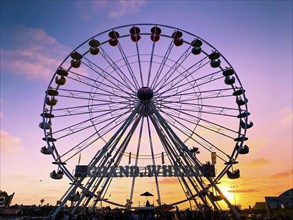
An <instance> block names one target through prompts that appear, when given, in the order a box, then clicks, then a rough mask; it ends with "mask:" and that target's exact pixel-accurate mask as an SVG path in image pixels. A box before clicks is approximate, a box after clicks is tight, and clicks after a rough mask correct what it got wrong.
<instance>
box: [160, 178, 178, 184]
mask: <svg viewBox="0 0 293 220" xmlns="http://www.w3.org/2000/svg"><path fill="white" fill-rule="evenodd" d="M159 182H160V184H179V182H178V179H177V178H165V179H162V180H160V181H159Z"/></svg>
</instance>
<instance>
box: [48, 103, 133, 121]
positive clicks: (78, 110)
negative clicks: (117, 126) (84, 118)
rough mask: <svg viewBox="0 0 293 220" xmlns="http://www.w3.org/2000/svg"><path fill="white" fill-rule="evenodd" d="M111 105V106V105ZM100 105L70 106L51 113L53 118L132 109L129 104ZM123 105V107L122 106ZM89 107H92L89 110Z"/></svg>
mask: <svg viewBox="0 0 293 220" xmlns="http://www.w3.org/2000/svg"><path fill="white" fill-rule="evenodd" d="M111 104H112V105H111ZM114 104H115V103H101V104H93V105H86V106H81V107H75V106H71V107H68V108H59V109H54V110H53V111H52V113H54V117H55V118H58V117H70V116H80V115H84V114H91V115H92V114H93V113H95V114H96V113H104V112H106V113H110V114H111V113H112V115H113V113H115V112H116V111H118V110H121V109H123V108H124V109H123V111H122V112H124V111H126V109H132V108H133V107H132V106H131V105H130V104H129V103H116V105H114ZM122 104H124V105H122ZM91 107H93V108H92V109H91ZM102 107H104V108H102Z"/></svg>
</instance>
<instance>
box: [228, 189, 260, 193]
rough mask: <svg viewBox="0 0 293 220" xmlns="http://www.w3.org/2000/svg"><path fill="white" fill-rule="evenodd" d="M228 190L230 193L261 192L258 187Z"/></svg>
mask: <svg viewBox="0 0 293 220" xmlns="http://www.w3.org/2000/svg"><path fill="white" fill-rule="evenodd" d="M227 192H230V193H254V192H259V190H256V189H235V190H232V189H229V190H227Z"/></svg>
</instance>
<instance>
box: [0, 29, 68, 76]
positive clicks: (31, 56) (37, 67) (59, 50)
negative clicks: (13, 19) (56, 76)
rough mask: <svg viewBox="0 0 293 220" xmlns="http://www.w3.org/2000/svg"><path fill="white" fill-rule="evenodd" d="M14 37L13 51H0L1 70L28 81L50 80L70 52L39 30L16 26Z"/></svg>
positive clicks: (2, 49)
mask: <svg viewBox="0 0 293 220" xmlns="http://www.w3.org/2000/svg"><path fill="white" fill-rule="evenodd" d="M15 35H16V36H18V38H17V42H14V46H15V48H14V49H4V48H1V49H0V55H1V68H3V70H5V71H9V72H12V73H14V74H18V75H21V76H24V77H25V78H28V79H48V78H50V76H52V74H53V73H54V72H55V70H56V69H57V67H58V65H59V64H60V63H61V62H62V60H63V59H64V57H65V56H66V55H67V53H68V52H69V51H70V50H69V48H68V47H66V46H64V45H62V44H60V43H59V42H57V40H56V39H55V38H53V37H51V36H49V35H48V34H47V33H46V32H45V31H44V30H43V29H40V28H28V27H24V26H18V27H17V28H16V30H15ZM66 52H67V53H66Z"/></svg>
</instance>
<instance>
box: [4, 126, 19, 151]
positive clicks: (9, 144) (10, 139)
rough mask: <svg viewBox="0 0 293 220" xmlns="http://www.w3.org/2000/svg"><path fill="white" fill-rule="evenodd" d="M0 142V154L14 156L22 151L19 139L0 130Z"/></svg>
mask: <svg viewBox="0 0 293 220" xmlns="http://www.w3.org/2000/svg"><path fill="white" fill-rule="evenodd" d="M0 137H1V138H0V142H1V152H3V153H7V154H14V153H18V152H21V150H22V149H23V146H22V143H21V139H20V138H19V137H15V136H12V135H10V134H8V133H7V132H6V131H2V130H0Z"/></svg>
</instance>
